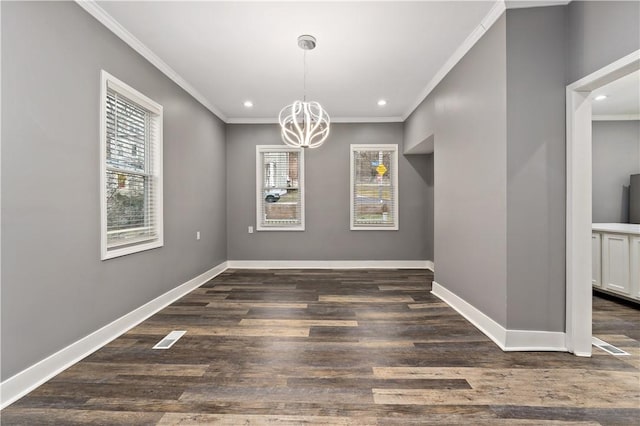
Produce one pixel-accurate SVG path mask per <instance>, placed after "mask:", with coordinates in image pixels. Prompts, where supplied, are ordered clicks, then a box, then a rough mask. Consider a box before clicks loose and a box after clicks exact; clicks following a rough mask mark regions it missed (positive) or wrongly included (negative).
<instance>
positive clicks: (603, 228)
mask: <svg viewBox="0 0 640 426" xmlns="http://www.w3.org/2000/svg"><path fill="white" fill-rule="evenodd" d="M591 229H593V230H594V231H598V232H616V233H618V234H632V235H640V225H635V224H632V223H593V224H592V227H591Z"/></svg>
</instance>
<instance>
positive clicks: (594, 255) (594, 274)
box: [591, 232, 602, 287]
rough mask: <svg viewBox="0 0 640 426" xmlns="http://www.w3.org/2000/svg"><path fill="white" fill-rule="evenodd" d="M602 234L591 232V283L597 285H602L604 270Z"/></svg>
mask: <svg viewBox="0 0 640 426" xmlns="http://www.w3.org/2000/svg"><path fill="white" fill-rule="evenodd" d="M600 240H601V238H600V234H599V233H598V232H594V233H592V234H591V284H593V285H594V286H595V287H602V272H601V268H600V260H601V259H602V254H601V247H602V245H601V242H600Z"/></svg>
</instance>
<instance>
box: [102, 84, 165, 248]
mask: <svg viewBox="0 0 640 426" xmlns="http://www.w3.org/2000/svg"><path fill="white" fill-rule="evenodd" d="M100 99H101V101H100V102H101V105H100V114H101V116H100V126H101V127H100V151H101V153H100V159H101V181H100V189H101V197H100V198H101V209H100V213H101V245H102V247H101V248H102V259H103V260H104V259H110V258H113V257H117V256H123V255H126V254H131V253H136V252H139V251H143V250H149V249H152V248H156V247H161V246H162V244H163V237H162V106H160V105H158V104H157V103H155V102H154V101H152V100H151V99H149V98H147V97H146V96H144V95H143V94H141V93H140V92H138V91H137V90H135V89H133V88H131V87H129V86H128V85H126V84H125V83H123V82H121V81H120V80H118V79H116V78H115V77H113V76H111V75H109V74H108V73H107V72H105V71H102V76H101V98H100Z"/></svg>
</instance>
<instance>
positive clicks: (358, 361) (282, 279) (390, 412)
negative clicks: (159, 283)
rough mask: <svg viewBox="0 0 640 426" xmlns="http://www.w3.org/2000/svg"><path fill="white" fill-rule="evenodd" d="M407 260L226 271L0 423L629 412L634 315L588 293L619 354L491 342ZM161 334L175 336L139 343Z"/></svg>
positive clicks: (494, 421)
mask: <svg viewBox="0 0 640 426" xmlns="http://www.w3.org/2000/svg"><path fill="white" fill-rule="evenodd" d="M431 279H432V275H431V273H430V272H428V271H421V270H349V271H342V270H340V271H338V270H335V271H331V270H305V271H300V270H272V271H264V270H229V271H226V272H225V273H223V274H222V275H220V276H219V277H217V278H215V279H213V280H212V281H210V282H208V283H207V284H205V285H204V286H202V287H200V288H199V289H197V290H195V291H193V292H192V293H190V294H189V295H187V296H185V297H184V298H182V299H181V300H179V301H177V302H176V303H174V304H172V305H171V306H169V307H167V308H166V309H164V310H162V311H161V312H160V313H158V314H156V315H154V316H153V317H151V318H150V319H148V320H147V321H145V322H144V323H142V324H140V325H139V326H137V327H135V328H133V329H132V330H130V331H129V332H128V333H126V334H125V335H123V336H121V337H120V338H118V339H116V340H114V341H113V342H111V343H110V344H108V345H106V346H105V347H104V348H102V349H100V350H99V351H97V352H95V353H94V354H92V355H90V356H89V357H87V358H86V359H84V360H83V361H81V362H79V363H78V364H76V365H74V366H73V367H71V368H69V369H68V370H66V371H64V372H63V373H61V374H59V375H58V376H56V377H54V378H53V379H51V380H50V381H48V382H47V383H45V384H44V385H42V386H40V387H39V388H37V389H36V390H34V391H33V392H31V393H30V394H29V395H27V396H26V397H24V398H22V399H21V400H19V401H17V402H16V403H14V404H13V405H11V406H10V407H7V408H6V409H5V410H3V411H2V412H1V413H0V421H1V423H2V425H75V424H101V425H133V424H150V425H153V424H158V425H178V424H179V425H196V424H197V425H200V424H223V425H239V424H269V425H271V424H278V425H299V424H343V425H347V424H348V425H374V424H382V425H386V424H389V425H406V424H472V425H501V424H516V425H547V424H550V425H557V424H572V425H576V424H589V425H597V424H602V425H638V424H640V420H639V419H640V346H639V342H638V340H639V338H640V311H639V310H638V309H635V308H633V307H629V306H626V305H623V304H618V303H616V302H613V301H611V300H607V299H603V298H600V297H594V304H593V305H594V316H593V317H594V334H595V335H596V336H598V337H599V338H601V339H603V340H605V341H607V342H609V343H611V344H614V345H617V346H619V347H620V348H622V349H624V350H625V351H627V352H629V353H631V356H628V357H614V356H612V355H609V354H607V353H605V352H603V351H601V350H599V349H596V348H594V354H593V356H592V357H591V358H580V357H575V356H573V355H570V354H567V353H554V352H528V353H522V352H510V353H505V352H502V351H501V350H500V349H499V348H498V347H497V346H496V345H495V344H494V343H492V342H491V341H490V340H489V339H488V338H487V337H485V336H484V335H483V334H482V333H480V332H479V331H477V330H476V329H475V328H474V327H473V326H472V325H471V324H469V323H468V322H467V321H466V320H464V319H463V318H462V317H461V316H460V315H458V314H457V313H456V312H455V311H454V310H453V309H451V308H449V307H448V306H447V305H445V304H444V303H443V302H441V301H440V300H439V299H437V298H436V297H434V296H433V295H431V293H430V289H431ZM171 330H186V331H187V333H186V335H185V336H184V337H182V339H180V340H179V341H178V342H177V343H176V344H175V345H174V346H173V347H172V348H171V349H169V350H153V349H151V348H152V346H154V345H155V344H156V343H157V342H158V341H159V340H160V339H161V338H162V337H163V336H165V335H166V334H167V333H168V332H170V331H171Z"/></svg>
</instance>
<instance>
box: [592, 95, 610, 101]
mask: <svg viewBox="0 0 640 426" xmlns="http://www.w3.org/2000/svg"><path fill="white" fill-rule="evenodd" d="M594 99H595V100H596V101H603V100H605V99H607V95H598V96H596V97H595V98H594Z"/></svg>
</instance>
